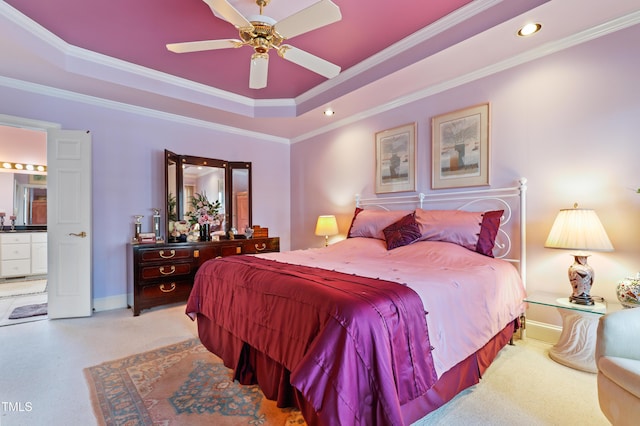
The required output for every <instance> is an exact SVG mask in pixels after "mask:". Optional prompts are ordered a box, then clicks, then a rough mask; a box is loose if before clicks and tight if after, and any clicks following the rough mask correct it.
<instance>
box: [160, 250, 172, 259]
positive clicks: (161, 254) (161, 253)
mask: <svg viewBox="0 0 640 426" xmlns="http://www.w3.org/2000/svg"><path fill="white" fill-rule="evenodd" d="M169 253H170V254H169V256H165V255H164V250H160V253H159V254H160V257H161V258H163V259H171V258H172V257H173V256H175V255H176V251H175V250H171V251H170V252H169Z"/></svg>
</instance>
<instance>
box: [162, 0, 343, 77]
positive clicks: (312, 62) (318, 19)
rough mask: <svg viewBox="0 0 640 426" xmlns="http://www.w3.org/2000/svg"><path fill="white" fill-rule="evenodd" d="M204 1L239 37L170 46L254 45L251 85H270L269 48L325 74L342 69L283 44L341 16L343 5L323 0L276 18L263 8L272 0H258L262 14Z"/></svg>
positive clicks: (184, 48)
mask: <svg viewBox="0 0 640 426" xmlns="http://www.w3.org/2000/svg"><path fill="white" fill-rule="evenodd" d="M203 1H204V2H205V3H206V4H207V5H208V6H209V7H210V8H211V10H212V11H213V12H214V13H217V14H219V15H220V16H222V17H223V18H224V19H225V20H226V21H228V22H229V23H231V24H233V25H234V26H235V27H236V28H237V29H238V31H239V34H240V40H237V39H222V40H203V41H192V42H185V43H170V44H167V49H168V50H170V51H171V52H175V53H187V52H199V51H203V50H217V49H227V48H237V47H242V46H251V47H253V50H254V53H253V55H251V68H250V73H249V87H250V88H252V89H262V88H264V87H267V74H268V65H269V54H268V52H269V50H270V49H274V50H276V51H277V52H278V55H279V56H280V57H282V58H284V59H286V60H288V61H291V62H293V63H294V64H297V65H300V66H302V67H304V68H307V69H308V70H311V71H313V72H315V73H317V74H320V75H322V76H324V77H326V78H332V77H335V76H337V75H338V74H339V73H340V67H339V66H337V65H335V64H332V63H331V62H328V61H326V60H324V59H322V58H319V57H317V56H315V55H312V54H311V53H308V52H305V51H304V50H301V49H298V48H296V47H293V46H290V45H288V44H283V42H284V41H285V40H288V39H290V38H292V37H295V36H297V35H300V34H303V33H306V32H309V31H312V30H315V29H317V28H320V27H323V26H325V25H329V24H331V23H333V22H337V21H339V20H340V19H342V14H341V13H340V8H339V7H338V6H337V5H335V4H334V3H332V2H331V1H330V0H320V1H318V2H317V3H314V4H312V5H311V6H309V7H307V8H306V9H303V10H301V11H299V12H297V13H294V14H293V15H290V16H288V17H286V18H284V19H282V20H280V21H277V22H276V21H275V20H274V19H272V18H270V17H268V16H266V15H263V14H262V12H263V8H264V7H265V6H266V5H268V4H269V2H270V0H256V4H257V5H258V6H259V7H260V14H259V15H251V16H249V17H247V18H245V17H244V16H243V15H242V14H241V13H240V12H238V10H237V9H236V8H234V7H233V6H232V5H231V4H230V3H229V2H228V1H227V0H203Z"/></svg>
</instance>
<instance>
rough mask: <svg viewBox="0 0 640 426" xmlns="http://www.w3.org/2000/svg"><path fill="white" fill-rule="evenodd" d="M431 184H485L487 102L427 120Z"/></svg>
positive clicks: (487, 143) (487, 155) (487, 152)
mask: <svg viewBox="0 0 640 426" xmlns="http://www.w3.org/2000/svg"><path fill="white" fill-rule="evenodd" d="M431 132H432V138H431V160H432V166H431V188H432V189H443V188H461V187H466V186H482V185H489V104H488V103H486V104H481V105H476V106H472V107H469V108H464V109H461V110H458V111H453V112H449V113H447V114H442V115H438V116H435V117H433V118H432V120H431Z"/></svg>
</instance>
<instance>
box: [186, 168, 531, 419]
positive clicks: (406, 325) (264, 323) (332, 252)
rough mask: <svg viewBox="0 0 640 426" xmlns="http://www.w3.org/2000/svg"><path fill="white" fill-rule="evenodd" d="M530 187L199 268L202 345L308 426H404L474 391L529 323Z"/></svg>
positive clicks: (476, 195)
mask: <svg viewBox="0 0 640 426" xmlns="http://www.w3.org/2000/svg"><path fill="white" fill-rule="evenodd" d="M525 192H526V180H525V179H520V181H519V184H518V185H517V186H515V187H510V188H501V189H484V190H474V191H464V192H455V193H440V194H438V195H424V194H418V195H417V196H415V197H386V198H375V199H361V198H360V197H357V201H356V209H355V212H354V216H353V219H352V222H351V227H350V229H349V233H348V238H346V239H345V240H343V241H340V242H337V243H334V244H332V245H329V246H328V247H324V248H318V249H308V250H295V251H290V252H283V253H268V254H262V255H255V256H233V257H226V258H220V259H212V260H209V261H207V262H205V263H204V264H203V265H202V266H201V267H200V268H199V270H198V273H197V274H196V278H195V283H194V287H193V290H192V292H191V295H190V297H189V301H188V303H187V308H186V312H187V314H188V315H189V316H190V317H191V318H192V319H197V324H198V333H199V337H200V340H201V341H202V343H203V344H204V345H205V347H206V348H207V349H208V350H210V351H211V352H213V353H214V354H216V355H218V356H219V357H220V358H221V359H222V360H223V362H224V364H225V365H226V366H227V367H229V368H232V369H234V371H235V379H236V380H238V381H239V382H240V383H242V384H255V383H257V384H259V385H260V388H261V389H262V391H263V393H264V394H265V396H266V397H267V398H269V399H272V400H276V401H277V402H278V405H279V406H281V407H284V406H296V407H298V408H300V410H301V412H302V414H303V416H304V418H305V420H306V422H307V424H309V425H316V424H317V425H329V424H336V421H338V420H339V424H341V425H404V424H407V425H408V424H411V423H413V422H415V421H417V420H419V419H420V418H422V417H424V416H425V415H426V414H428V413H429V412H431V411H433V410H435V409H436V408H438V407H440V406H442V405H443V404H445V403H446V402H448V401H449V400H451V399H452V398H453V397H454V396H455V395H456V394H458V393H459V392H460V391H462V390H464V389H466V388H468V387H469V386H472V385H474V384H476V383H478V382H479V380H480V378H481V376H482V374H483V373H484V371H485V370H486V368H487V367H488V366H489V365H490V363H491V362H492V361H493V359H494V358H495V356H496V355H497V353H498V352H499V351H500V349H502V348H503V347H504V346H505V345H506V344H507V343H508V342H509V341H510V340H511V339H512V336H513V334H514V332H515V331H516V330H517V328H518V324H519V319H520V317H521V316H522V314H523V313H524V304H523V299H524V296H525V282H524V280H523V279H522V277H524V276H525V274H524V272H525V263H524V250H525V231H524V226H523V224H524V215H525V213H524V212H525Z"/></svg>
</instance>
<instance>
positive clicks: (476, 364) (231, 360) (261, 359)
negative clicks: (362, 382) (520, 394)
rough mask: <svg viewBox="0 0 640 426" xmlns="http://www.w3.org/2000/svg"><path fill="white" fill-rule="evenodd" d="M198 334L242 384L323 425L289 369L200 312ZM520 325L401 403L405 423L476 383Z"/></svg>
mask: <svg viewBox="0 0 640 426" xmlns="http://www.w3.org/2000/svg"><path fill="white" fill-rule="evenodd" d="M197 322H198V335H199V337H200V341H201V342H202V344H203V345H204V346H205V347H206V348H207V349H208V350H209V351H211V352H212V353H214V354H216V355H217V356H219V357H220V358H221V359H222V361H223V363H224V365H225V366H227V367H228V368H230V369H232V370H234V371H235V375H234V379H235V380H237V381H238V382H239V383H241V384H243V385H253V384H258V385H259V386H260V389H261V390H262V392H263V393H264V395H265V397H266V398H267V399H270V400H272V401H276V403H277V405H278V407H281V408H283V407H297V408H299V409H300V411H301V412H302V415H303V417H304V419H305V420H306V422H307V424H308V425H309V426H316V425H318V426H322V425H320V422H319V420H318V416H317V414H316V412H315V410H314V408H313V407H312V406H311V404H309V403H308V402H307V401H306V400H305V399H304V397H303V396H302V394H301V393H300V392H299V391H298V390H297V389H295V388H294V387H293V386H291V384H290V380H289V376H290V372H289V371H288V370H287V369H286V368H284V366H282V365H281V364H279V363H277V362H275V361H274V360H273V359H271V358H269V357H268V356H266V355H265V354H263V353H262V352H260V351H258V350H256V349H254V348H252V347H251V346H249V345H248V344H246V343H245V342H243V341H242V340H240V339H238V338H237V337H235V336H234V335H232V334H230V333H229V332H227V331H226V330H224V329H222V328H221V327H219V326H218V325H216V324H215V323H213V322H211V321H209V319H208V318H207V317H206V316H204V315H202V314H197ZM517 328H518V320H517V319H516V320H514V321H513V322H511V323H509V324H508V325H507V326H506V327H505V328H504V329H503V330H502V331H501V332H499V333H498V334H496V335H495V336H494V337H493V338H492V339H491V340H490V341H489V342H488V343H487V344H485V345H484V346H483V347H482V348H481V349H480V350H479V351H477V352H476V353H474V354H472V355H470V356H469V357H467V358H466V359H465V360H463V361H462V362H460V363H458V364H457V365H455V366H454V367H452V368H451V369H450V370H448V371H447V372H445V373H444V374H443V375H442V376H441V377H440V378H439V379H438V381H437V382H436V383H435V385H434V386H433V387H432V388H431V389H430V390H429V391H428V392H427V393H426V394H425V395H424V396H423V397H421V398H418V399H415V400H413V401H411V402H409V403H407V404H405V405H403V406H402V414H403V419H404V423H405V424H407V425H408V424H411V423H413V422H415V421H417V420H419V419H421V418H422V417H424V416H425V415H427V414H428V413H430V412H432V411H434V410H435V409H437V408H438V407H441V406H442V405H444V404H446V403H447V402H448V401H450V400H451V399H452V398H453V397H454V396H456V395H457V394H458V393H460V392H461V391H463V390H464V389H466V388H468V387H470V386H473V385H475V384H477V383H478V382H479V381H480V378H481V377H482V374H484V372H485V371H486V369H487V368H488V367H489V365H490V364H491V363H492V362H493V360H494V359H495V357H496V355H497V354H498V352H499V351H500V350H501V349H502V348H503V347H504V346H506V345H507V343H509V340H510V339H511V337H512V336H513V334H514V332H515V331H516V330H517Z"/></svg>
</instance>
